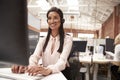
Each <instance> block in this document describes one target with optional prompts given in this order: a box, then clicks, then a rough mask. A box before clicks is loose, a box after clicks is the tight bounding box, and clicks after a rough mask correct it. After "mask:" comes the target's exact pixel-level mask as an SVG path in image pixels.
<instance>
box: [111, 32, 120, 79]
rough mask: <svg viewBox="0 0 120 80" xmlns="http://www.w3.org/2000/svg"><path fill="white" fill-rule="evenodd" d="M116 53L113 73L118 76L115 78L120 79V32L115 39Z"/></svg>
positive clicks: (112, 67) (112, 68)
mask: <svg viewBox="0 0 120 80" xmlns="http://www.w3.org/2000/svg"><path fill="white" fill-rule="evenodd" d="M114 44H115V54H114V61H113V62H112V63H113V65H112V66H111V73H112V75H113V76H114V78H116V79H115V80H120V72H118V69H119V66H120V33H119V34H118V35H117V36H116V38H115V41H114Z"/></svg>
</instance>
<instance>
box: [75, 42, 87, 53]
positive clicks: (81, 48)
mask: <svg viewBox="0 0 120 80" xmlns="http://www.w3.org/2000/svg"><path fill="white" fill-rule="evenodd" d="M86 45H87V41H73V47H74V50H75V51H77V52H85V51H86Z"/></svg>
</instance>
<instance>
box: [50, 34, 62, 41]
mask: <svg viewBox="0 0 120 80" xmlns="http://www.w3.org/2000/svg"><path fill="white" fill-rule="evenodd" d="M52 39H56V41H59V39H60V36H59V35H57V36H56V37H53V36H52V35H50V40H52Z"/></svg>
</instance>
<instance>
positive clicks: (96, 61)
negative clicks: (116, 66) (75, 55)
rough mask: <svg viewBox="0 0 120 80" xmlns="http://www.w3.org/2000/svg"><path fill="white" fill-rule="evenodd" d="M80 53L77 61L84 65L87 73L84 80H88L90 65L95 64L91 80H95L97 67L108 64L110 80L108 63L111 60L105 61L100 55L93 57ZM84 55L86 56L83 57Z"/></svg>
mask: <svg viewBox="0 0 120 80" xmlns="http://www.w3.org/2000/svg"><path fill="white" fill-rule="evenodd" d="M82 54H83V55H84V56H83V55H82ZM82 54H81V53H80V56H79V60H80V62H81V63H86V64H87V65H86V67H87V72H86V80H90V76H89V75H90V64H95V66H94V67H95V68H94V72H93V80H97V73H98V66H99V64H109V66H108V77H107V78H108V80H111V73H110V66H111V64H110V62H111V61H112V60H111V59H106V58H105V56H103V55H102V54H98V53H95V54H94V55H93V56H92V55H88V54H86V53H82ZM85 54H86V55H85Z"/></svg>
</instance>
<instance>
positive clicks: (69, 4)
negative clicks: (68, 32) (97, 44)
mask: <svg viewBox="0 0 120 80" xmlns="http://www.w3.org/2000/svg"><path fill="white" fill-rule="evenodd" d="M27 1H28V11H29V12H30V13H31V14H32V15H34V16H35V17H36V18H38V19H39V20H40V21H41V22H40V28H47V27H48V25H47V22H46V12H47V10H48V9H49V8H50V7H51V6H56V7H59V8H60V9H62V11H63V13H64V18H65V24H64V27H65V28H71V29H81V30H93V31H94V30H99V29H100V28H101V25H102V23H104V22H105V21H106V20H107V19H108V17H109V16H110V14H111V13H112V12H113V10H114V6H116V5H118V4H120V0H27Z"/></svg>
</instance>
